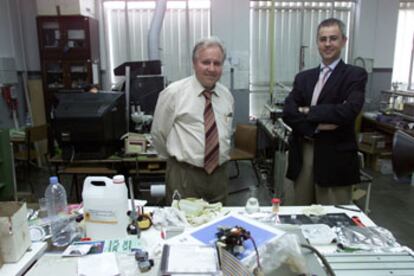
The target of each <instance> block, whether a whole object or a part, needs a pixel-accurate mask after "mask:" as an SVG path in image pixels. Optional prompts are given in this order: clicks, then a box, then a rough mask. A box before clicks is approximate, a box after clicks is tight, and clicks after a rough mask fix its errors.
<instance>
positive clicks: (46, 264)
mask: <svg viewBox="0 0 414 276" xmlns="http://www.w3.org/2000/svg"><path fill="white" fill-rule="evenodd" d="M347 207H349V208H352V209H357V210H359V208H358V207H357V206H355V205H349V206H348V205H347ZM303 208H304V206H286V207H285V206H281V207H280V214H281V215H285V214H286V215H289V214H303ZM224 209H225V210H228V211H230V212H234V213H238V214H241V213H244V207H225V208H224ZM323 209H324V211H325V213H346V214H348V215H349V216H350V217H352V216H355V215H356V216H358V217H359V219H360V220H361V222H362V223H363V224H365V225H366V226H374V225H375V223H374V222H373V221H372V220H371V219H370V218H368V216H367V215H365V214H364V213H363V212H362V211H361V212H354V211H349V210H344V209H338V208H336V207H334V206H324V207H323ZM147 210H151V208H150V207H148V208H147ZM270 210H271V207H270V206H269V207H262V208H261V211H270ZM141 238H142V239H143V240H144V241H145V244H144V246H143V247H144V248H143V249H144V250H147V251H148V252H149V254H150V257H151V258H154V260H155V266H154V267H153V268H152V269H151V270H150V271H149V272H147V273H139V275H140V274H143V275H154V276H155V275H158V272H159V263H160V261H159V260H160V258H161V249H162V245H163V244H164V242H165V240H163V239H162V238H161V233H160V231H158V230H156V229H155V228H153V227H151V229H149V230H146V231H142V232H141ZM331 247H332V248H335V245H333V246H331ZM329 249H330V247H328V249H326V248H324V250H323V251H324V252H329ZM129 259H130V260H127V259H126V258H123V259H122V262H123V264H124V265H125V266H128V265H130V264H134V265H135V266H136V263H135V261H134V259H133V257H130V258H129ZM128 261H129V262H130V263H129V264H128V263H127V262H128ZM137 271H138V270H137ZM137 271H135V272H133V271H130V272H129V273H127V272H125V273H123V274H122V275H123V276H129V275H138V274H137ZM44 275H59V276H75V275H77V258H74V257H72V258H62V257H61V256H60V254H51V253H46V254H45V255H44V256H43V257H42V258H41V259H40V260H39V261H38V262H37V263H36V264H35V265H34V266H33V268H32V269H31V270H30V271H29V272H28V273H27V274H26V276H44Z"/></svg>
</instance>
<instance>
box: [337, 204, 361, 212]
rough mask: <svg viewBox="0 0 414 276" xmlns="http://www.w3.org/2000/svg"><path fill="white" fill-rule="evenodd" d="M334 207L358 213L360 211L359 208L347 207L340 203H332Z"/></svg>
mask: <svg viewBox="0 0 414 276" xmlns="http://www.w3.org/2000/svg"><path fill="white" fill-rule="evenodd" d="M334 207H335V208H338V209H344V210H348V211H352V212H359V213H360V212H361V210H359V209H354V208H349V207H345V206H342V205H334Z"/></svg>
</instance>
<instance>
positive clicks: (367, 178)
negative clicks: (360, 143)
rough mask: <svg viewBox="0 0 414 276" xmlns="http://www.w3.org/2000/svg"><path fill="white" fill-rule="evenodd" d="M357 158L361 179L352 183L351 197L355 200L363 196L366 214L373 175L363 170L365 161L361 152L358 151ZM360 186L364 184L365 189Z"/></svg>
mask: <svg viewBox="0 0 414 276" xmlns="http://www.w3.org/2000/svg"><path fill="white" fill-rule="evenodd" d="M358 159H359V168H360V169H359V173H360V178H361V181H360V182H359V183H358V184H356V185H354V189H353V194H352V199H353V200H357V199H359V198H361V197H363V196H365V206H364V212H365V213H366V214H368V213H369V212H370V210H369V203H370V200H371V186H372V180H373V177H372V176H371V175H370V174H369V173H367V172H366V170H365V162H364V155H363V153H361V152H358ZM361 186H366V190H365V191H363V190H362V189H360V187H361Z"/></svg>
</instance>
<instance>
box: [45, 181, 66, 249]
mask: <svg viewBox="0 0 414 276" xmlns="http://www.w3.org/2000/svg"><path fill="white" fill-rule="evenodd" d="M49 182H50V184H49V186H47V188H46V191H45V200H46V210H47V216H48V218H49V221H50V231H51V235H52V243H53V245H54V246H57V247H63V246H66V245H68V244H69V243H70V242H71V237H72V232H71V228H70V227H67V226H68V225H69V217H68V215H67V214H66V210H67V206H68V203H67V196H66V190H65V187H63V186H62V185H61V184H60V183H59V181H58V178H57V177H56V176H52V177H50V179H49Z"/></svg>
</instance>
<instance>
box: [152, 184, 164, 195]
mask: <svg viewBox="0 0 414 276" xmlns="http://www.w3.org/2000/svg"><path fill="white" fill-rule="evenodd" d="M150 194H151V196H152V197H164V196H165V185H151V188H150Z"/></svg>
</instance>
